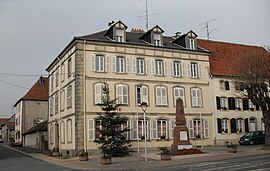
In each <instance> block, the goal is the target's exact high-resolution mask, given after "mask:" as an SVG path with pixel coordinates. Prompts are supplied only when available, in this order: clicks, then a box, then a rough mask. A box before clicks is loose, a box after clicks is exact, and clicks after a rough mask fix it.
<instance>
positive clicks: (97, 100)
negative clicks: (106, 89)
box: [95, 83, 102, 104]
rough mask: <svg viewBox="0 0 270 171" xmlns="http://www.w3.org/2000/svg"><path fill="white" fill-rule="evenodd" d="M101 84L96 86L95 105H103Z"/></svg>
mask: <svg viewBox="0 0 270 171" xmlns="http://www.w3.org/2000/svg"><path fill="white" fill-rule="evenodd" d="M101 87H102V86H101V84H100V83H97V84H95V104H99V103H101V91H102V90H101Z"/></svg>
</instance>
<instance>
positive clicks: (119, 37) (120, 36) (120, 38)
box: [115, 29, 125, 42]
mask: <svg viewBox="0 0 270 171" xmlns="http://www.w3.org/2000/svg"><path fill="white" fill-rule="evenodd" d="M124 35H125V31H124V29H115V41H117V42H124Z"/></svg>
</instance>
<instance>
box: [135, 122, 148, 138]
mask: <svg viewBox="0 0 270 171" xmlns="http://www.w3.org/2000/svg"><path fill="white" fill-rule="evenodd" d="M145 122H146V123H145V125H146V133H144V120H143V119H139V120H138V134H139V138H141V139H143V137H145V134H146V139H148V138H149V137H148V121H147V120H146V121H145Z"/></svg>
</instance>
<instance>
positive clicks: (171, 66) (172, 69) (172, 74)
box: [170, 61, 174, 76]
mask: <svg viewBox="0 0 270 171" xmlns="http://www.w3.org/2000/svg"><path fill="white" fill-rule="evenodd" d="M170 70H171V76H174V73H173V71H174V68H173V61H171V62H170Z"/></svg>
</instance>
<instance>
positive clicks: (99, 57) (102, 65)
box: [95, 55, 105, 72]
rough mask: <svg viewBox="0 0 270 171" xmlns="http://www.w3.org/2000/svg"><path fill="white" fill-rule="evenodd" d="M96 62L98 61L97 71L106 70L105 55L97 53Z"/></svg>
mask: <svg viewBox="0 0 270 171" xmlns="http://www.w3.org/2000/svg"><path fill="white" fill-rule="evenodd" d="M95 63H96V71H97V72H104V70H105V69H104V68H105V59H104V56H102V55H96V58H95Z"/></svg>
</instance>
